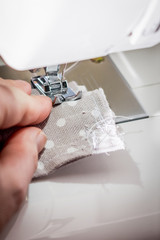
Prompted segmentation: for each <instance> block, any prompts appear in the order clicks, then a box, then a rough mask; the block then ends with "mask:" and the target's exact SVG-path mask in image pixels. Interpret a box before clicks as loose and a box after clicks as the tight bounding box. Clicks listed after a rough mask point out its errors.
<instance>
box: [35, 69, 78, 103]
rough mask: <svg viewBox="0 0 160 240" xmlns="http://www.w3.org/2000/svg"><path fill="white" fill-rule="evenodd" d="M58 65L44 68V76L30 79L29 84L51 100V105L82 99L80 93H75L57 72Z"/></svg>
mask: <svg viewBox="0 0 160 240" xmlns="http://www.w3.org/2000/svg"><path fill="white" fill-rule="evenodd" d="M59 68H60V67H59V65H55V66H51V67H46V68H45V71H46V74H45V75H43V76H36V77H32V78H31V84H32V85H33V87H34V88H36V89H37V90H38V91H39V92H40V93H41V94H43V95H45V96H48V97H50V98H51V99H52V103H53V105H56V104H61V103H62V102H65V101H75V100H78V99H80V98H82V91H79V92H77V93H75V92H74V91H73V90H72V89H71V88H69V87H68V83H67V81H66V80H65V79H63V76H62V74H61V73H58V72H59Z"/></svg>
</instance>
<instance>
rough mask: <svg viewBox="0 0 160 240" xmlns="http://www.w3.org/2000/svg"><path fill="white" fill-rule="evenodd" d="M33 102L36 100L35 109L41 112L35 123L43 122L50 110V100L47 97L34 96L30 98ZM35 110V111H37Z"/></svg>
mask: <svg viewBox="0 0 160 240" xmlns="http://www.w3.org/2000/svg"><path fill="white" fill-rule="evenodd" d="M31 97H32V98H33V99H34V100H36V102H37V109H39V110H38V111H39V112H41V114H40V117H39V118H37V120H36V122H34V124H35V123H39V122H41V121H43V120H45V119H46V118H47V117H48V116H49V114H50V112H51V109H52V100H51V98H49V97H47V96H43V95H38V96H37V95H36V96H31ZM37 109H35V110H37Z"/></svg>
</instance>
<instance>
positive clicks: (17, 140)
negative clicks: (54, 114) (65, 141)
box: [0, 127, 46, 225]
mask: <svg viewBox="0 0 160 240" xmlns="http://www.w3.org/2000/svg"><path fill="white" fill-rule="evenodd" d="M45 143H46V136H45V135H44V134H43V133H42V131H41V130H40V129H38V128H35V127H27V128H23V129H21V130H19V131H18V132H16V133H15V134H14V135H13V136H12V137H11V138H10V139H9V141H8V142H7V145H6V146H5V147H4V149H3V150H2V152H1V153H0V191H1V195H0V209H1V211H0V212H1V214H0V223H1V224H0V225H4V224H5V223H6V222H7V221H8V220H9V219H10V217H11V216H12V215H13V214H14V213H15V211H17V209H18V208H19V207H20V205H21V203H22V202H23V200H24V199H25V196H26V193H27V189H28V184H29V183H30V181H31V179H32V177H33V174H34V172H35V170H36V167H37V160H38V153H39V152H40V151H41V150H42V149H43V147H44V145H45Z"/></svg>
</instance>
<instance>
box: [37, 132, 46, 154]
mask: <svg viewBox="0 0 160 240" xmlns="http://www.w3.org/2000/svg"><path fill="white" fill-rule="evenodd" d="M46 141H47V137H46V135H45V134H44V132H42V131H40V133H39V134H38V135H37V149H38V153H40V152H41V151H42V149H43V148H44V146H45V144H46Z"/></svg>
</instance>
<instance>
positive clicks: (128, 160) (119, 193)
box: [1, 117, 160, 240]
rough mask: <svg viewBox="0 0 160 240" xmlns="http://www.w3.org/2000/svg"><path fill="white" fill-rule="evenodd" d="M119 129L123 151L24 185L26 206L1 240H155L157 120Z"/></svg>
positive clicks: (159, 200) (158, 228)
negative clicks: (28, 186)
mask: <svg viewBox="0 0 160 240" xmlns="http://www.w3.org/2000/svg"><path fill="white" fill-rule="evenodd" d="M120 126H121V128H122V129H123V131H124V132H125V142H126V150H125V151H117V152H114V153H112V154H110V155H109V156H107V155H97V156H94V157H89V158H86V159H83V160H80V161H78V162H75V163H72V164H71V165H68V166H66V167H64V168H62V169H60V170H59V171H57V173H55V174H54V175H52V176H50V177H48V178H46V179H43V180H41V181H40V180H39V181H36V182H33V183H32V184H30V188H29V200H28V203H26V204H25V205H24V207H23V208H22V210H21V212H20V213H19V214H18V215H17V216H16V217H15V219H14V221H12V224H10V226H8V228H7V229H6V231H5V232H4V233H3V237H2V238H1V239H6V240H13V239H16V240H21V239H23V240H26V239H39V240H40V239H41V240H42V239H45V240H46V239H65V240H66V239H67V240H72V239H77V240H82V239H95V240H97V239H100V240H101V239H104V240H107V239H109V240H112V239H113V240H115V239H123V240H125V239H126V240H129V239H134V240H135V239H140V240H141V239H159V238H160V191H159V190H160V174H159V171H160V161H159V159H160V158H159V156H160V147H159V145H160V128H159V126H160V117H155V118H148V119H145V120H139V121H134V122H130V123H125V124H121V125H120ZM4 236H6V238H5V237H4Z"/></svg>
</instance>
